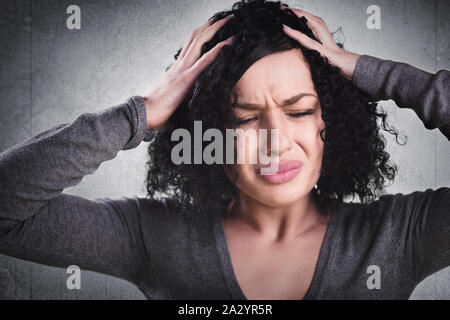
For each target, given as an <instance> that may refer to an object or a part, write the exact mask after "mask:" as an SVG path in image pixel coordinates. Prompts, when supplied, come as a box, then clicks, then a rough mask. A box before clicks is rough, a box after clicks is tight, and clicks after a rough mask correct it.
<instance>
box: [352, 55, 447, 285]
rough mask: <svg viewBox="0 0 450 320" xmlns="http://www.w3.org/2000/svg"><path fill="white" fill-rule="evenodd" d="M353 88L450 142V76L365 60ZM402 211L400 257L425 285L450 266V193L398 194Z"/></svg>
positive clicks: (397, 226)
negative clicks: (407, 113)
mask: <svg viewBox="0 0 450 320" xmlns="http://www.w3.org/2000/svg"><path fill="white" fill-rule="evenodd" d="M353 83H354V84H355V86H356V87H358V88H359V89H361V90H363V91H364V92H366V93H367V94H369V96H370V97H371V98H372V99H374V101H378V100H386V99H393V100H394V101H395V103H396V104H397V106H398V107H400V108H411V109H413V110H414V111H415V113H416V114H417V115H418V116H419V118H420V119H421V120H422V122H423V123H424V126H425V128H427V129H435V128H439V130H440V131H441V132H442V133H443V134H444V135H445V136H446V137H447V139H448V140H450V72H449V71H447V70H440V71H439V72H437V73H436V74H431V73H428V72H425V71H423V70H420V69H417V68H415V67H413V66H411V65H409V64H406V63H400V62H394V61H390V60H382V59H378V58H375V57H372V56H368V55H362V56H361V57H360V58H359V59H358V61H357V64H356V68H355V73H354V75H353ZM387 197H393V198H396V199H398V200H402V201H400V202H398V203H401V204H402V205H401V206H399V207H396V208H395V210H393V211H394V212H392V223H391V228H392V230H393V232H394V234H393V235H392V236H393V238H394V239H396V243H397V246H398V249H399V250H400V253H399V254H402V253H406V254H408V255H409V256H410V258H411V259H410V261H411V264H412V265H411V267H412V269H413V270H414V273H415V275H416V281H417V283H419V282H420V281H422V280H423V279H424V278H426V277H427V276H429V275H431V274H432V273H434V272H437V271H439V270H441V269H444V268H446V267H448V266H450V188H449V187H442V188H439V189H436V190H432V189H427V190H425V191H416V192H413V193H411V194H409V195H403V194H397V195H396V196H386V198H387Z"/></svg>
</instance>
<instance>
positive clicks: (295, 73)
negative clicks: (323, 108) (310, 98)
mask: <svg viewBox="0 0 450 320" xmlns="http://www.w3.org/2000/svg"><path fill="white" fill-rule="evenodd" d="M234 92H235V93H236V94H237V97H238V100H239V103H262V102H263V100H264V99H267V98H268V97H269V96H270V97H271V99H273V100H275V101H284V100H285V99H288V98H290V97H292V96H294V95H296V94H298V93H301V92H310V93H315V90H314V84H313V81H312V78H311V72H310V68H309V65H308V63H307V62H306V60H305V59H304V57H303V54H302V53H301V50H300V49H292V50H289V51H283V52H277V53H274V54H271V55H268V56H265V57H263V58H261V59H260V60H258V61H256V62H255V63H254V64H253V65H252V66H251V67H250V68H249V69H248V70H247V71H246V72H245V73H244V75H243V76H242V77H241V78H240V79H239V81H238V82H237V83H236V85H235V88H234Z"/></svg>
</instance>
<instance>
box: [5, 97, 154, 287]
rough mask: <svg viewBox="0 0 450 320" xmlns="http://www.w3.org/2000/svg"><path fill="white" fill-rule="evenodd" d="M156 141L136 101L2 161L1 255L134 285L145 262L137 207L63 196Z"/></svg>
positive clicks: (43, 136) (49, 134)
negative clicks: (104, 166) (121, 154)
mask: <svg viewBox="0 0 450 320" xmlns="http://www.w3.org/2000/svg"><path fill="white" fill-rule="evenodd" d="M151 139H152V132H150V131H147V130H146V113H145V104H144V101H143V99H142V97H138V96H136V97H131V98H130V99H129V100H128V101H127V102H126V103H124V104H121V105H117V106H114V107H110V108H109V109H106V110H104V111H101V112H96V113H85V114H82V115H80V116H79V117H78V118H77V119H76V120H75V121H74V122H72V123H66V124H60V125H58V126H55V127H53V128H52V129H49V130H47V131H45V132H42V133H40V134H38V135H36V136H34V137H32V138H31V139H29V140H27V141H25V142H23V143H20V144H17V145H15V146H13V147H11V148H9V149H7V150H5V151H3V152H2V153H0V253H2V254H6V255H9V256H13V257H17V258H21V259H25V260H30V261H34V262H37V263H41V264H47V265H52V266H58V267H68V266H70V265H78V266H79V267H80V268H82V269H87V270H92V271H97V272H101V273H105V274H110V275H113V276H116V277H120V278H123V279H126V280H129V281H131V282H135V280H136V278H137V277H138V275H139V272H140V271H139V268H142V265H143V261H144V259H145V248H144V246H143V241H142V235H141V231H140V230H141V226H140V223H139V222H140V216H139V210H138V205H137V203H136V201H135V200H136V199H131V198H130V199H127V198H124V197H123V198H121V199H118V200H111V199H109V198H107V199H98V200H94V201H91V200H88V199H85V198H82V197H78V196H73V195H68V194H62V191H63V190H64V189H65V188H68V187H70V186H74V185H77V184H78V183H79V182H80V181H81V180H82V178H83V177H84V176H86V175H89V174H92V173H94V171H96V170H97V168H98V167H99V166H100V164H101V163H102V162H104V161H108V160H111V159H113V158H114V157H115V156H116V155H117V153H118V152H119V151H120V150H129V149H133V148H135V147H137V146H138V145H139V144H140V142H141V141H150V140H151Z"/></svg>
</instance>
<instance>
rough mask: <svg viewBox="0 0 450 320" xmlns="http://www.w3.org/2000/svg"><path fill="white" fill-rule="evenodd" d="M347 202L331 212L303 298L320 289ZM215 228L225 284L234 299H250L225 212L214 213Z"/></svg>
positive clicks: (310, 297)
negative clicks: (233, 251) (233, 256)
mask: <svg viewBox="0 0 450 320" xmlns="http://www.w3.org/2000/svg"><path fill="white" fill-rule="evenodd" d="M343 205H345V203H342V204H340V205H339V206H337V207H336V208H335V210H334V212H333V213H332V214H331V217H330V220H329V222H328V225H327V229H326V231H325V236H324V239H323V241H322V245H321V247H320V252H319V258H318V261H317V264H316V268H315V270H314V275H313V279H312V281H311V283H310V285H309V288H308V290H307V291H306V294H305V296H304V297H303V300H310V299H314V297H315V296H316V295H317V293H318V292H317V290H318V289H319V283H320V281H321V276H322V275H323V274H324V272H326V266H327V264H328V263H327V262H328V261H329V259H330V257H332V254H333V250H334V241H333V239H335V234H336V229H337V226H338V224H339V217H340V214H339V211H340V210H341V208H342V206H343ZM214 216H215V217H214V229H215V232H214V233H215V238H216V239H215V240H216V250H217V254H218V257H219V262H220V266H221V268H222V274H223V277H224V281H225V284H226V286H227V288H228V291H229V293H230V295H231V299H232V300H248V299H247V297H246V296H245V294H244V293H243V291H242V288H241V286H240V285H239V282H238V280H237V277H236V274H235V272H234V267H233V263H232V261H231V254H230V251H229V247H228V242H227V239H226V235H225V226H224V222H223V214H221V213H217V214H215V215H214Z"/></svg>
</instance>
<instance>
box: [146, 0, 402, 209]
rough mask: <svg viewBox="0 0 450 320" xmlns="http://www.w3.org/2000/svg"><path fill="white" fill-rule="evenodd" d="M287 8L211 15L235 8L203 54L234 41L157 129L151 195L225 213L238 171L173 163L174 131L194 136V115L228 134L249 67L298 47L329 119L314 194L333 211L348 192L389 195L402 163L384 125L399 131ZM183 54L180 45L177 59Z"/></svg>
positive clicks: (250, 4) (363, 196)
mask: <svg viewBox="0 0 450 320" xmlns="http://www.w3.org/2000/svg"><path fill="white" fill-rule="evenodd" d="M281 5H284V6H287V5H286V4H284V3H280V1H277V2H269V1H265V0H252V1H245V0H243V1H240V2H237V3H235V4H234V5H233V6H232V9H231V10H230V11H222V12H219V13H216V14H215V15H214V16H213V17H212V18H211V19H212V20H213V22H215V21H217V20H219V19H222V18H224V17H226V16H227V15H229V14H231V13H234V17H233V18H231V19H230V20H229V21H228V22H227V23H226V24H225V25H224V26H223V27H222V28H221V29H220V30H219V31H218V32H217V33H216V34H215V36H214V37H213V38H212V39H211V40H210V41H208V42H206V43H205V44H204V45H203V47H202V51H201V52H202V54H204V53H205V52H207V51H209V50H210V49H211V48H213V47H214V46H215V45H216V44H217V43H219V42H221V41H223V40H225V39H227V38H228V37H230V36H232V35H235V39H234V41H233V44H231V45H227V46H225V47H223V48H222V50H221V52H220V54H219V56H218V58H217V59H216V60H215V61H214V62H213V63H212V64H211V65H210V66H208V67H207V68H206V69H205V70H204V71H203V72H202V73H201V74H200V75H199V76H198V78H197V79H196V81H195V84H194V86H193V87H192V89H191V90H190V91H189V93H188V94H187V95H186V97H185V99H184V100H183V102H182V103H181V104H180V106H179V107H178V108H177V110H176V112H175V113H174V114H173V115H172V117H171V118H170V119H169V124H168V126H167V127H166V128H164V129H162V130H160V131H158V132H157V134H156V136H155V139H154V140H153V141H152V143H151V144H150V146H149V149H148V153H149V155H150V160H149V162H148V167H149V170H148V176H147V180H146V182H147V191H148V197H149V198H151V199H156V198H160V197H169V198H170V199H172V200H176V203H177V204H180V205H181V206H182V207H184V208H189V209H196V210H200V211H204V212H208V211H211V210H218V211H221V212H222V213H224V212H225V209H226V208H227V206H228V204H229V203H230V200H231V199H232V198H233V197H234V196H236V195H238V192H239V190H238V189H237V187H236V186H235V181H236V180H235V179H236V178H237V176H236V175H235V176H234V177H233V179H231V180H232V181H230V179H229V178H228V177H227V176H226V174H225V170H224V167H223V165H221V164H213V165H207V164H201V165H199V164H196V165H193V164H181V165H176V164H174V163H173V162H172V161H171V156H170V155H171V150H172V148H173V147H174V146H175V145H176V144H177V142H173V141H171V135H172V132H173V131H174V130H175V129H177V128H184V129H187V130H188V131H189V132H190V133H191V135H192V136H193V131H194V125H193V124H194V121H195V120H200V121H202V128H203V130H206V129H209V128H217V129H219V130H221V131H222V132H225V129H226V128H227V127H228V128H230V126H231V127H232V125H233V124H234V123H235V122H234V121H235V120H236V119H235V118H234V116H233V112H232V110H233V106H234V104H233V103H234V102H233V103H232V102H231V101H230V98H229V97H230V94H232V93H233V87H234V86H235V84H236V83H237V82H238V80H239V79H240V78H241V77H242V75H243V74H244V73H245V71H246V70H247V69H248V68H249V67H250V66H251V65H252V64H253V63H255V62H256V61H257V60H258V59H260V58H262V57H264V56H267V55H269V54H272V53H276V52H280V51H285V50H291V49H293V48H299V49H301V51H302V53H303V55H304V57H305V58H306V61H307V62H308V63H309V65H310V67H311V68H310V69H311V75H312V80H313V83H314V86H315V89H316V91H317V93H318V96H319V101H320V104H321V107H322V119H323V121H324V123H325V129H324V130H322V132H321V133H320V137H321V139H322V140H323V141H324V153H323V159H322V168H321V175H320V178H319V181H318V182H317V189H313V191H312V192H313V195H314V196H315V198H316V199H317V201H318V202H317V203H318V204H319V206H321V207H322V208H324V209H325V208H328V209H330V208H332V207H333V204H337V203H340V202H343V201H344V198H345V197H347V196H353V197H354V196H355V195H358V196H359V199H360V201H361V202H363V203H367V202H371V201H373V200H375V199H376V198H377V197H379V196H380V195H382V194H384V192H385V189H384V187H385V182H386V180H388V182H392V181H393V180H394V177H395V174H396V173H397V167H396V166H395V165H393V166H391V165H390V164H389V162H390V161H389V154H388V153H387V152H386V151H385V146H386V140H385V138H384V137H383V136H382V134H381V132H380V127H382V128H383V130H385V131H387V132H389V133H390V134H393V135H395V137H396V141H397V143H399V142H398V139H397V138H398V132H397V131H396V130H395V129H393V128H390V127H389V126H388V125H387V123H386V114H385V113H384V112H383V110H382V109H381V108H380V107H379V106H378V104H377V103H374V102H370V101H369V97H368V95H367V94H365V93H364V92H362V91H361V90H359V89H358V88H356V87H355V86H354V85H353V84H352V82H351V81H349V80H347V79H345V78H343V77H342V76H341V75H340V74H339V71H340V70H339V68H337V67H334V66H332V65H331V64H329V62H328V59H327V58H325V57H321V56H320V54H319V52H317V51H315V50H309V49H306V48H305V47H303V46H302V45H300V44H299V43H298V42H297V41H296V40H294V39H292V38H290V37H288V36H287V35H286V34H285V33H284V32H283V30H282V24H286V25H288V26H290V27H291V28H294V29H297V30H299V31H301V32H303V33H304V34H306V35H307V36H309V37H310V38H312V39H314V40H316V38H315V36H314V34H313V33H312V31H311V29H310V28H309V27H308V26H307V24H306V22H307V20H306V19H305V18H304V17H302V18H298V17H297V16H296V15H295V13H294V12H292V11H291V10H289V9H288V10H283V9H281V8H280V6H281ZM287 7H288V6H287ZM211 19H210V20H211ZM316 41H317V40H316ZM338 45H339V46H340V47H341V48H342V47H343V45H342V44H341V43H339V44H338ZM180 52H181V49H180V50H179V51H178V52H177V54H176V55H175V59H177V58H178V55H179V54H180ZM378 109H381V110H378ZM379 119H380V120H381V121H380V124H379V123H378V120H379ZM325 131H326V134H324V132H325ZM192 152H193V151H192ZM192 157H193V155H192ZM325 210H326V209H325Z"/></svg>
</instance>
